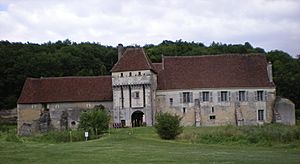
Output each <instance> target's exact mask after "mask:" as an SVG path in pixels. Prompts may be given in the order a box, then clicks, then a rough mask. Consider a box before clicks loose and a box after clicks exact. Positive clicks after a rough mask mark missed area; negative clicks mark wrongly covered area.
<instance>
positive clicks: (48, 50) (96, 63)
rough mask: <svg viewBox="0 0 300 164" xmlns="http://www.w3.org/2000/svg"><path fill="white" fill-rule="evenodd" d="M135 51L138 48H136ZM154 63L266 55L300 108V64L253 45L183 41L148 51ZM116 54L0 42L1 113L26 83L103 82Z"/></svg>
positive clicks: (77, 46)
mask: <svg viewBox="0 0 300 164" xmlns="http://www.w3.org/2000/svg"><path fill="white" fill-rule="evenodd" d="M133 47H139V46H138V45H135V46H133ZM143 48H144V49H145V51H146V53H147V55H149V57H150V59H151V60H152V62H161V58H162V56H163V55H164V56H192V55H214V54H226V53H238V54H241V53H243V54H244V53H263V54H265V55H266V56H267V59H268V60H269V61H271V62H272V63H273V74H274V82H275V84H276V86H277V94H278V95H279V96H282V97H286V98H289V99H291V100H292V101H293V102H294V103H296V106H297V108H299V107H300V100H299V97H300V84H299V83H300V58H299V56H298V58H297V59H296V58H292V57H291V56H290V55H289V54H287V53H285V52H283V51H279V50H274V51H270V52H267V53H266V52H265V50H264V49H262V48H259V47H253V46H252V45H251V44H250V43H248V42H245V43H244V44H222V43H216V42H213V43H212V44H211V45H209V46H205V45H204V44H203V43H197V42H186V41H182V40H177V41H169V40H165V41H163V42H162V43H160V44H158V45H153V44H148V45H144V46H143ZM117 58H118V57H117V49H116V47H112V46H103V45H101V44H100V43H90V42H82V43H75V42H71V41H70V40H68V39H67V40H64V41H57V42H48V43H43V44H35V43H29V42H28V43H12V42H9V41H0V109H9V108H14V107H16V101H17V98H18V97H19V95H20V92H21V90H22V87H23V84H24V82H25V79H26V78H27V77H35V78H39V77H54V76H56V77H57V76H99V75H109V74H110V70H111V68H112V67H113V65H114V63H116V62H117Z"/></svg>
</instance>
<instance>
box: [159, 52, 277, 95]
mask: <svg viewBox="0 0 300 164" xmlns="http://www.w3.org/2000/svg"><path fill="white" fill-rule="evenodd" d="M162 64H164V65H163V68H164V69H163V70H162V71H161V72H159V74H158V89H159V90H167V89H192V88H227V87H274V84H273V83H271V82H269V79H268V75H267V60H266V57H265V56H264V55H261V54H249V55H230V54H229V55H211V56H190V57H165V58H164V60H163V63H162Z"/></svg>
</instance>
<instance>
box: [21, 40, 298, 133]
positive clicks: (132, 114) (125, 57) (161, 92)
mask: <svg viewBox="0 0 300 164" xmlns="http://www.w3.org/2000/svg"><path fill="white" fill-rule="evenodd" d="M97 105H103V106H104V107H105V108H106V109H107V110H108V111H109V113H110V115H111V118H112V119H111V122H112V123H111V126H113V127H136V126H142V125H143V126H152V125H153V124H154V123H155V114H156V113H157V112H160V111H161V112H170V113H174V114H177V115H180V116H182V124H183V125H185V126H214V125H228V124H231V125H257V124H263V123H271V122H282V123H285V124H290V125H292V124H295V113H294V106H293V103H291V102H290V101H289V100H287V99H282V98H276V89H275V85H274V83H273V79H272V65H271V63H268V62H267V60H266V57H265V56H264V55H263V54H239V55H237V54H225V55H208V56H184V57H177V56H172V57H166V56H165V57H163V58H162V62H161V63H152V62H151V61H150V60H149V58H148V56H147V55H146V54H145V52H144V50H143V49H142V48H127V49H126V50H125V49H124V48H123V46H122V45H121V44H120V45H119V46H118V62H117V63H116V64H115V65H114V67H113V68H112V70H111V76H95V77H90V76H89V77H50V78H28V79H27V80H26V82H25V84H24V87H23V90H22V93H21V95H20V97H19V100H18V133H19V134H20V135H31V134H34V133H39V132H43V131H48V130H49V129H56V130H66V129H70V128H71V129H73V128H76V127H77V125H78V123H79V116H80V113H81V112H83V111H86V110H88V109H91V108H94V107H95V106H97Z"/></svg>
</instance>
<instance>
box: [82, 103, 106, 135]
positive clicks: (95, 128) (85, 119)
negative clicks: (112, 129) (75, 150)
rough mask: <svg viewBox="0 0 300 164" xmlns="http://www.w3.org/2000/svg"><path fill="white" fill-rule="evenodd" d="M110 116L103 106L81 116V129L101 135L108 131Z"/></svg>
mask: <svg viewBox="0 0 300 164" xmlns="http://www.w3.org/2000/svg"><path fill="white" fill-rule="evenodd" d="M109 120H110V116H109V115H108V113H107V112H106V110H105V109H104V107H103V106H100V107H96V108H94V109H92V110H89V111H87V112H83V113H82V114H81V115H80V121H79V126H78V127H79V129H82V130H85V131H88V132H90V133H92V134H94V135H99V134H101V133H104V132H105V131H107V129H108V126H109Z"/></svg>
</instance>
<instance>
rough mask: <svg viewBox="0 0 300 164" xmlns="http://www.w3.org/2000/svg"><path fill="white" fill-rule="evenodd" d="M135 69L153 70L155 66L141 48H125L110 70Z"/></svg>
mask: <svg viewBox="0 0 300 164" xmlns="http://www.w3.org/2000/svg"><path fill="white" fill-rule="evenodd" d="M137 70H152V71H154V72H155V68H154V66H153V65H152V62H151V61H150V59H149V57H148V56H147V55H146V54H145V52H144V49H143V48H127V49H126V50H125V52H124V53H123V55H122V57H121V58H120V60H119V61H118V62H117V63H116V64H115V65H114V67H113V68H112V70H111V71H112V72H122V71H137Z"/></svg>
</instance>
